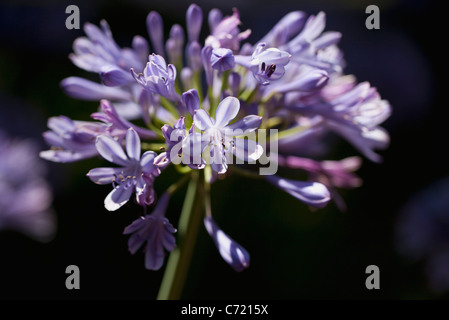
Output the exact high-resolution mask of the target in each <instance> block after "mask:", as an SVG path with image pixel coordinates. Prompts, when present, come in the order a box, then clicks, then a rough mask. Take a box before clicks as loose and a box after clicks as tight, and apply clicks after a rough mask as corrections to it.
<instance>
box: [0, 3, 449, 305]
mask: <svg viewBox="0 0 449 320" xmlns="http://www.w3.org/2000/svg"><path fill="white" fill-rule="evenodd" d="M195 3H197V4H198V5H200V6H201V7H202V9H203V12H204V13H205V14H207V13H208V12H209V10H210V9H212V8H214V7H218V8H220V9H221V10H222V11H223V13H224V14H225V15H229V14H231V13H232V8H233V7H234V6H236V7H238V9H239V10H240V13H241V20H242V22H243V26H242V30H244V29H246V28H251V29H252V32H253V33H252V35H251V37H250V38H249V42H254V41H257V40H258V39H260V38H261V37H262V36H263V35H264V34H265V33H266V32H268V31H269V29H270V28H271V27H272V26H273V25H274V24H275V23H276V22H277V21H278V20H279V19H280V18H281V17H283V16H284V15H285V14H286V13H288V12H289V11H292V10H303V11H305V12H307V13H309V14H316V13H318V12H319V11H325V12H326V13H327V27H326V30H336V31H340V32H342V33H343V38H342V40H341V42H340V47H341V48H342V50H343V52H344V54H345V60H346V63H347V67H346V69H345V73H346V74H354V75H355V76H356V77H357V79H358V80H359V81H369V82H370V83H371V84H372V85H373V86H375V87H377V88H378V90H379V92H380V93H381V95H382V97H383V98H384V99H387V100H389V101H390V103H391V105H392V107H393V115H392V117H391V118H390V119H388V120H387V122H385V124H384V125H383V126H384V127H385V128H386V129H387V130H388V131H389V133H390V134H391V145H390V147H389V148H388V149H387V150H385V151H382V152H381V154H382V156H383V158H384V161H383V163H381V164H375V163H370V162H369V161H368V160H366V159H364V162H363V165H362V168H361V169H360V170H359V171H358V172H357V173H358V175H359V176H360V177H361V178H362V179H363V181H364V183H363V185H362V186H361V187H360V188H358V189H354V190H348V191H342V193H341V194H342V195H343V197H344V199H345V201H346V203H347V206H348V210H347V211H346V212H344V213H342V212H340V211H339V210H338V209H337V208H336V206H335V204H334V203H330V205H328V207H327V208H325V209H322V210H319V211H310V210H309V209H308V208H307V207H306V206H305V205H304V204H303V203H300V202H298V201H297V200H296V199H294V198H292V197H290V196H289V195H287V194H285V193H283V192H282V191H280V190H277V189H276V190H275V189H274V188H273V187H272V186H270V185H268V184H265V183H260V182H259V181H252V180H247V179H245V180H244V183H243V182H241V180H240V178H239V177H230V178H229V179H226V180H224V181H220V182H219V183H217V184H215V185H214V186H213V189H212V206H213V212H214V217H215V218H216V220H217V222H218V223H219V225H220V226H221V228H222V229H223V230H225V231H226V232H227V233H228V234H229V235H230V236H231V237H232V238H234V239H235V240H236V241H238V242H239V243H240V244H241V245H242V246H243V247H245V248H246V249H247V250H248V251H249V253H250V254H251V266H250V267H249V268H248V269H247V270H244V271H243V272H241V273H236V272H234V271H233V270H232V269H231V268H230V267H229V266H228V265H227V264H226V263H225V262H224V261H223V260H222V258H221V257H220V255H219V254H218V252H217V250H216V248H215V246H214V244H213V242H212V240H211V239H210V237H209V235H208V234H207V232H205V230H204V228H202V229H201V231H200V234H199V237H198V240H197V245H196V248H195V253H194V256H193V259H192V264H191V268H190V271H189V274H188V279H187V283H186V287H185V290H184V293H183V298H185V299H224V298H235V299H447V298H449V168H448V163H449V162H448V159H447V152H445V149H446V147H447V138H448V133H447V125H446V124H445V123H444V121H445V120H446V119H447V118H445V117H444V114H445V112H444V111H445V109H446V108H447V106H446V105H445V102H443V101H442V99H443V94H444V92H443V89H444V86H445V85H447V78H446V75H445V74H443V71H447V63H445V62H443V59H442V56H443V54H444V51H445V50H443V49H442V43H441V41H442V39H440V37H442V36H441V34H442V32H443V29H442V28H441V26H440V25H438V23H439V21H441V20H439V19H438V18H439V17H438V16H437V15H438V11H441V10H440V9H438V8H435V7H432V5H431V2H429V1H424V0H409V1H405V0H402V1H401V0H390V1H386V0H385V1H354V0H344V1H338V2H336V1H330V0H319V1H308V0H303V1H296V0H295V1H293V0H292V1H287V0H276V1H273V0H265V1H261V0H257V1H256V0H249V1H248V0H245V1H236V0H228V1H223V2H220V3H219V2H217V1H211V0H201V1H200V0H198V1H196V2H195ZM72 4H74V5H77V6H78V7H79V9H80V18H81V23H84V22H88V21H89V22H92V23H94V24H98V23H99V22H100V20H101V19H105V20H107V22H108V23H109V25H110V27H111V29H112V32H113V35H114V38H115V40H116V41H117V43H118V44H119V45H120V46H130V45H131V40H132V37H133V36H134V35H136V34H140V35H142V36H145V37H147V33H146V26H145V18H146V16H147V14H148V13H149V12H150V11H151V10H156V11H158V12H159V13H160V14H161V15H162V17H163V19H164V24H165V26H166V29H165V30H166V35H167V33H168V30H169V27H170V26H171V25H172V24H174V23H179V24H181V25H183V26H184V25H185V11H186V9H187V8H188V6H189V4H190V2H189V1H180V0H164V1H143V0H134V1H119V0H114V1H105V0H103V1H100V0H89V1H68V0H64V1H53V0H47V1H42V0H41V1H26V0H22V1H14V4H12V3H6V2H4V1H1V2H0V130H1V131H2V132H3V133H4V135H7V136H8V137H10V138H14V139H16V140H17V139H19V140H20V141H22V140H26V141H28V142H30V143H32V144H33V145H34V147H29V148H26V149H27V150H29V154H30V155H31V157H33V156H34V155H36V154H37V152H38V151H39V150H44V149H47V146H46V145H45V143H44V142H43V139H42V136H41V134H42V132H43V131H45V130H46V121H47V118H48V117H51V116H58V115H66V116H68V117H70V118H72V119H79V120H88V119H89V115H90V114H91V113H92V112H94V111H96V110H97V107H98V103H96V102H86V101H79V100H74V99H72V98H69V97H68V96H66V95H65V94H64V93H63V92H62V90H61V89H60V87H59V83H60V81H61V80H62V79H64V78H66V77H68V76H80V77H85V78H89V79H92V80H95V81H98V80H99V79H98V77H97V76H96V75H94V74H90V73H88V72H85V71H83V70H80V69H78V68H77V67H75V66H74V65H73V64H72V63H71V62H70V60H69V59H68V55H69V53H70V52H71V51H72V42H73V40H75V39H76V38H77V37H79V36H82V35H83V31H82V29H81V30H68V29H66V27H65V20H66V18H67V17H68V14H66V13H65V8H66V7H67V6H68V5H72ZM370 4H375V5H377V6H379V8H380V29H379V30H367V29H366V28H365V20H366V18H367V17H368V15H367V14H366V13H365V8H366V6H368V5H370ZM205 31H206V28H204V27H203V36H205V35H206V32H205ZM203 39H204V38H203ZM435 39H436V40H435ZM10 149H11V147H10V148H9V149H7V148H3V149H2V150H1V152H2V154H0V157H1V158H6V157H7V153H8V154H9V152H12V151H10ZM36 150H37V151H36ZM355 154H357V152H356V151H355V150H354V149H352V148H351V147H350V146H349V145H348V144H347V143H345V142H337V143H336V145H335V151H334V152H333V154H332V157H333V159H341V158H343V157H347V156H351V155H355ZM1 164H2V162H1V161H0V166H1ZM101 164H102V163H101V161H100V160H98V159H91V160H85V161H82V162H79V163H74V164H55V163H50V162H43V161H42V164H40V166H44V167H45V168H41V167H40V169H39V170H38V174H39V175H40V177H41V178H42V179H45V181H46V183H47V185H48V188H50V189H51V190H52V192H53V201H52V202H51V203H48V206H47V207H46V208H41V209H42V210H40V211H44V212H45V217H46V218H45V219H47V220H50V222H49V224H47V227H48V228H50V229H51V228H52V226H54V232H53V233H51V232H49V234H50V235H51V236H50V237H45V239H43V238H42V237H37V239H36V237H35V236H32V237H30V236H27V235H25V234H24V233H20V232H16V231H14V230H8V229H6V228H5V229H4V230H0V298H1V299H61V298H63V299H77V298H87V299H154V298H155V297H156V295H157V291H158V289H159V285H160V282H161V279H162V275H163V269H162V270H159V271H148V270H145V268H144V263H143V254H141V252H139V253H137V254H136V255H134V256H132V255H130V254H129V252H128V248H127V240H128V237H127V236H124V235H122V232H123V229H124V227H125V226H127V225H128V224H130V223H131V222H132V221H133V220H134V219H135V218H136V217H137V216H138V215H139V214H141V212H138V211H139V210H140V209H139V208H138V206H137V205H129V206H126V207H125V208H123V209H121V210H120V211H119V212H114V213H110V212H107V211H106V210H105V209H104V207H103V199H104V197H105V196H106V194H107V193H108V192H109V189H110V188H107V187H101V186H97V185H95V184H93V183H92V182H90V181H89V179H88V178H87V177H86V176H85V174H86V172H87V171H88V170H90V169H91V168H94V167H98V166H101ZM33 168H34V167H33ZM22 169H23V171H27V170H28V171H30V172H31V171H33V172H36V171H35V170H37V169H32V167H30V166H29V165H23V166H22ZM19 171H20V170H19ZM7 173H8V175H6V174H5V173H3V178H4V179H6V178H5V176H9V179H16V178H17V179H19V178H18V177H19V176H20V174H19V173H15V172H13V171H8V172H7ZM173 173H174V172H173V171H171V170H168V171H167V173H164V175H165V174H166V175H167V176H170V175H172V174H173ZM22 174H23V172H22ZM33 174H34V173H33ZM1 177H2V175H1V174H0V178H1ZM20 179H23V178H20ZM159 180H161V181H160V182H158V184H156V186H155V187H156V191H157V192H161V191H163V190H164V189H165V188H166V187H167V185H168V184H169V182H168V181H169V180H170V179H169V177H167V179H159ZM21 181H23V180H21ZM27 194H28V193H27ZM47 196H48V197H50V196H49V195H47ZM182 196H183V193H182V192H180V193H179V194H177V196H175V197H174V199H173V201H172V202H171V204H170V206H169V210H168V213H167V216H168V217H169V219H170V221H171V222H172V223H173V224H174V225H175V226H176V223H177V219H178V215H179V211H180V208H181V206H182V200H183V198H182ZM1 197H2V194H1V188H0V198H1ZM3 197H5V195H4V194H3ZM18 201H22V202H24V203H30V204H32V202H27V201H32V200H30V199H28V197H26V196H24V197H23V198H20V200H18ZM8 203H9V202H8V201H5V200H3V202H2V200H1V199H0V204H3V206H4V207H3V208H0V214H1V212H2V210H3V213H5V212H7V211H8V210H10V209H9V207H8ZM5 206H6V207H5ZM11 210H12V209H11ZM39 214H40V213H39ZM0 226H1V224H0ZM50 231H51V230H50ZM39 240H40V241H39ZM42 240H43V241H42ZM72 264H73V265H77V266H78V267H79V268H80V274H81V278H80V286H81V289H80V290H67V289H66V287H65V279H66V277H67V274H65V269H66V267H67V266H68V265H72ZM368 265H377V266H378V267H379V269H380V290H367V289H366V287H365V280H366V277H367V276H368V275H367V274H365V269H366V267H367V266H368Z"/></svg>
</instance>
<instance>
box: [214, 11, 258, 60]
mask: <svg viewBox="0 0 449 320" xmlns="http://www.w3.org/2000/svg"><path fill="white" fill-rule="evenodd" d="M239 24H240V14H239V12H238V10H237V9H234V12H233V14H232V16H229V17H225V18H224V19H222V20H221V21H220V22H219V23H218V24H216V25H215V26H214V28H213V30H212V33H211V35H210V36H209V37H207V39H206V46H209V45H210V46H212V47H213V48H227V49H231V50H234V51H236V50H239V48H240V42H241V41H242V40H245V39H246V38H248V37H249V36H250V34H251V30H249V29H248V30H246V31H244V32H240V30H239V28H238V25H239Z"/></svg>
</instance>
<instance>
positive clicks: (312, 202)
mask: <svg viewBox="0 0 449 320" xmlns="http://www.w3.org/2000/svg"><path fill="white" fill-rule="evenodd" d="M265 178H266V179H267V180H268V181H269V182H270V183H272V184H273V185H275V186H276V187H278V188H281V189H282V190H284V191H285V192H287V193H288V194H290V195H292V196H293V197H295V198H296V199H299V200H301V201H302V202H304V203H306V204H308V205H309V206H312V207H315V208H322V207H324V206H325V205H326V204H327V203H328V202H329V200H330V199H331V198H330V193H329V190H327V188H326V187H325V186H324V185H323V184H321V183H318V182H306V181H296V180H289V179H284V178H281V177H278V176H276V175H270V176H268V175H267V176H265Z"/></svg>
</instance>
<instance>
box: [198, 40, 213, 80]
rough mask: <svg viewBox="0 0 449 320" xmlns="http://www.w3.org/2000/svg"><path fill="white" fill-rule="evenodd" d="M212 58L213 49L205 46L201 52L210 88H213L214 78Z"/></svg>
mask: <svg viewBox="0 0 449 320" xmlns="http://www.w3.org/2000/svg"><path fill="white" fill-rule="evenodd" d="M211 56H212V47H211V46H205V47H204V48H203V49H202V50H201V61H202V62H203V68H204V71H205V73H206V81H207V84H208V85H209V86H212V83H213V78H214V69H212V66H211V64H210V58H211Z"/></svg>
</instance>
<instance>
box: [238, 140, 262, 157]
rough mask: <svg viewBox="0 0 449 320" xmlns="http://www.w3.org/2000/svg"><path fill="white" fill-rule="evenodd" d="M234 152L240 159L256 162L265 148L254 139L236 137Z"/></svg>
mask: <svg viewBox="0 0 449 320" xmlns="http://www.w3.org/2000/svg"><path fill="white" fill-rule="evenodd" d="M233 153H234V154H235V156H236V157H237V158H238V159H241V160H244V161H245V162H247V163H254V161H256V160H257V159H259V158H260V157H261V156H262V154H263V148H262V146H261V145H259V144H257V142H256V141H254V140H249V139H234V149H233Z"/></svg>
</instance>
